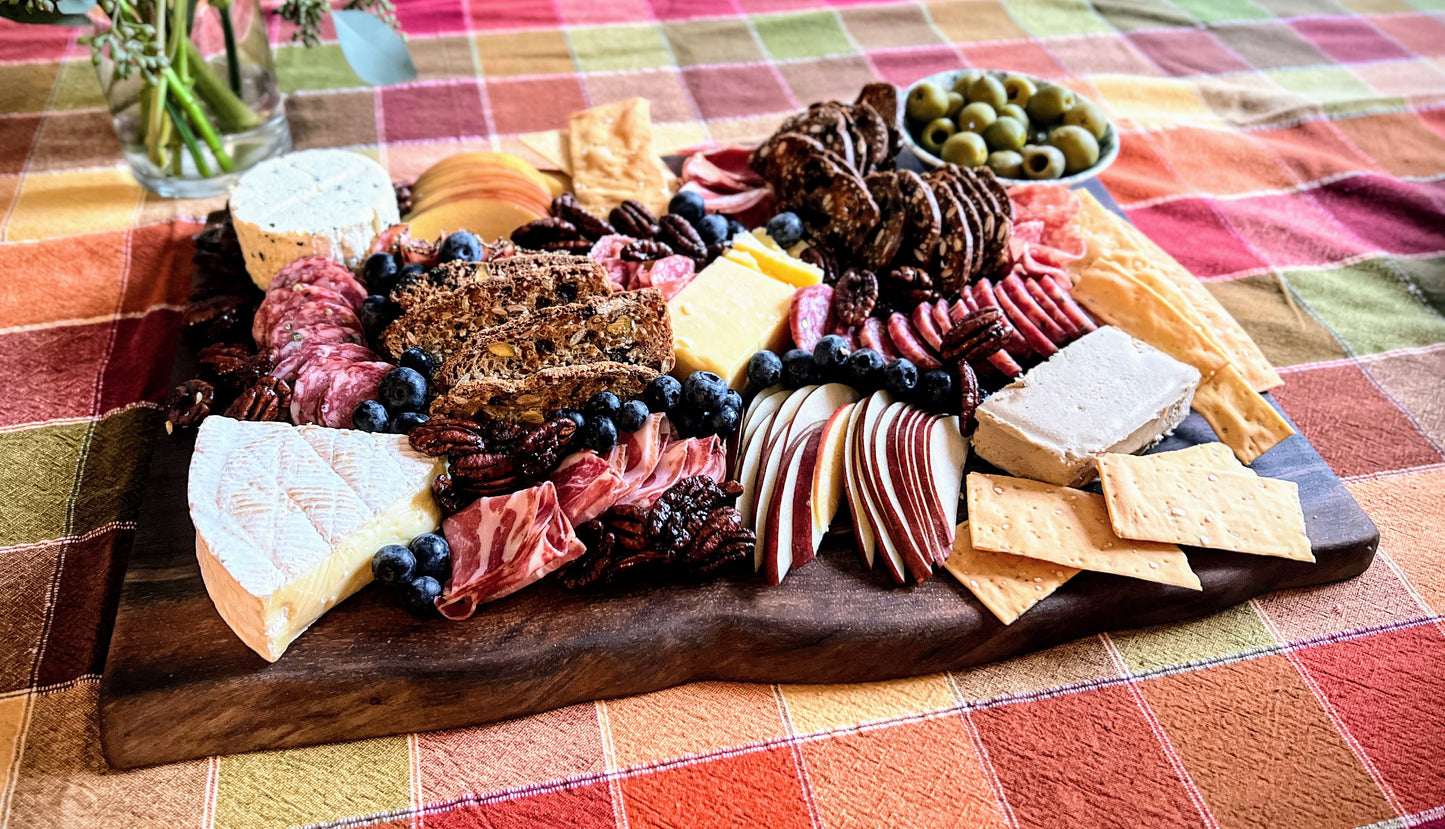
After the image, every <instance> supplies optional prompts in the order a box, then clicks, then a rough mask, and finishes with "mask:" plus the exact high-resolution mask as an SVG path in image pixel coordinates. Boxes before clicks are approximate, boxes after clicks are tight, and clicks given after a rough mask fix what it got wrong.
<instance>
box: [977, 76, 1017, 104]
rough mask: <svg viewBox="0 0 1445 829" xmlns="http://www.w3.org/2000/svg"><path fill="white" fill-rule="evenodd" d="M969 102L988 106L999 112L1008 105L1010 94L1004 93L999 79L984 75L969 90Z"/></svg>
mask: <svg viewBox="0 0 1445 829" xmlns="http://www.w3.org/2000/svg"><path fill="white" fill-rule="evenodd" d="M968 102H969V103H970V104H973V103H983V104H988V105H989V106H991V107H993V108H994V109H995V110H997V109H998V108H999V107H1001V106H1003V105H1004V104H1006V103H1008V94H1007V93H1005V92H1004V91H1003V84H1002V83H1000V82H999V79H998V78H995V77H994V76H993V75H984V76H982V77H980V78H979V79H978V80H976V81H974V82H973V85H972V86H970V87H969V88H968Z"/></svg>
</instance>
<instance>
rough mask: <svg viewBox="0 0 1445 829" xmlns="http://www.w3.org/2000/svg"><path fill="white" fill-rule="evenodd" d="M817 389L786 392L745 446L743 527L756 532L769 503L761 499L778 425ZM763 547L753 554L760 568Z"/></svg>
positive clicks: (740, 509) (741, 502)
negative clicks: (759, 520) (761, 510)
mask: <svg viewBox="0 0 1445 829" xmlns="http://www.w3.org/2000/svg"><path fill="white" fill-rule="evenodd" d="M816 388H817V386H803V387H802V388H800V389H797V390H796V391H791V392H788V393H787V394H786V395H784V396H783V398H782V402H781V403H780V404H779V406H778V410H777V411H776V412H773V414H772V415H771V416H769V417H766V418H763V419H762V420H761V421H760V422H759V423H758V427H757V429H756V430H754V432H753V436H752V439H751V440H749V441H748V442H747V446H746V447H744V449H743V460H742V463H741V464H739V468H738V483H740V484H742V485H743V494H742V495H740V496H738V513H739V514H741V515H742V519H743V526H744V527H753V530H754V532H756V531H757V526H756V525H757V523H758V521H757V515H758V511H759V505H765V504H766V503H767V502H766V501H763V500H761V498H762V487H763V479H764V477H765V475H766V473H767V471H768V469H769V468H770V467H769V466H768V465H767V461H768V460H769V453H770V452H771V450H772V439H773V438H774V437H776V433H777V432H778V431H779V429H778V428H777V427H778V425H779V424H781V428H783V429H786V428H787V424H788V423H790V422H791V421H792V418H793V413H794V412H796V411H797V410H798V407H799V406H801V405H803V399H804V397H806V396H807V394H809V393H810V392H811V391H812V390H813V389H816ZM780 418H781V419H780ZM761 550H762V547H761V546H758V547H757V548H756V551H757V552H756V554H755V556H754V563H755V565H756V566H757V567H762V564H763V559H762V553H761Z"/></svg>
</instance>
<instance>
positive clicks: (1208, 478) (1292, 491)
mask: <svg viewBox="0 0 1445 829" xmlns="http://www.w3.org/2000/svg"><path fill="white" fill-rule="evenodd" d="M1099 480H1100V482H1101V483H1102V484H1103V487H1104V503H1105V504H1106V505H1107V506H1108V509H1109V523H1110V526H1112V527H1113V528H1114V532H1115V533H1116V534H1117V535H1119V536H1121V537H1123V538H1129V539H1134V540H1136V541H1156V542H1161V543H1169V544H1189V545H1193V546H1197V547H1208V548H1211V549H1215V550H1229V551H1231V552H1235V553H1251V554H1253V555H1260V556H1276V557H1279V558H1288V559H1293V560H1294V561H1309V562H1313V561H1314V560H1315V556H1314V553H1313V552H1312V551H1311V550H1310V540H1309V537H1308V536H1307V535H1305V517H1304V512H1303V510H1302V509H1301V508H1300V501H1299V487H1298V486H1297V485H1296V484H1295V483H1294V482H1293V481H1282V480H1279V479H1277V478H1261V477H1259V476H1257V475H1244V474H1240V473H1238V472H1224V471H1210V470H1207V469H1187V468H1185V467H1182V466H1180V465H1178V464H1173V463H1169V462H1167V461H1166V462H1163V463H1161V462H1159V461H1158V460H1157V456H1155V457H1150V456H1146V457H1136V456H1134V455H1114V454H1110V455H1104V456H1103V457H1101V458H1099Z"/></svg>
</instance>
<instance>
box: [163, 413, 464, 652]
mask: <svg viewBox="0 0 1445 829" xmlns="http://www.w3.org/2000/svg"><path fill="white" fill-rule="evenodd" d="M442 471H444V463H443V461H442V460H441V459H432V458H428V457H426V456H424V455H422V454H420V453H418V452H415V451H413V450H412V449H411V447H410V446H409V445H408V444H407V439H406V437H405V436H403V435H390V434H371V433H368V432H359V431H353V430H349V429H327V428H324V427H320V426H300V427H293V426H291V425H289V424H285V423H252V422H245V421H238V420H232V419H230V418H226V417H219V416H213V417H209V418H206V420H205V422H203V423H202V424H201V428H200V430H199V431H198V433H197V435H196V450H195V454H194V455H193V456H192V457H191V469H190V481H189V486H188V500H189V503H190V510H191V521H192V522H193V523H194V524H195V526H196V556H197V558H198V559H199V560H200V564H201V576H202V578H203V579H204V581H205V583H206V591H207V592H208V593H209V594H210V596H211V600H212V601H213V602H215V605H216V610H217V611H219V612H220V614H221V618H223V619H225V620H226V624H228V625H230V626H231V629H232V630H233V631H235V632H236V635H237V636H238V637H240V639H241V641H242V642H245V643H246V645H247V646H249V647H250V648H251V649H252V650H254V651H256V653H259V654H260V655H261V656H262V658H264V659H266V660H268V661H271V662H275V661H276V660H277V659H279V658H280V656H281V654H283V653H285V651H286V648H287V647H288V646H289V645H290V644H291V642H292V641H294V640H295V639H296V637H297V636H300V635H301V633H302V632H303V631H305V630H306V629H307V628H308V627H310V626H311V624H312V623H313V622H315V621H316V620H317V619H318V618H320V617H321V614H323V613H325V612H326V611H327V610H330V609H331V608H332V607H335V606H336V605H337V604H338V603H340V602H341V601H342V600H343V599H345V598H346V597H347V596H350V595H351V594H352V593H355V592H356V591H357V590H360V589H361V588H362V587H364V586H365V585H366V584H367V583H368V582H370V581H371V557H372V555H373V554H374V553H375V552H376V551H377V550H378V549H380V548H381V547H383V546H385V545H387V544H406V543H408V542H410V541H411V539H412V538H413V537H414V536H417V535H420V534H422V533H425V532H430V531H432V530H434V529H436V527H437V526H438V524H439V523H440V521H441V514H440V511H439V510H438V509H437V506H436V503H435V502H434V501H433V499H432V496H431V482H432V479H433V478H434V477H435V476H436V475H438V474H440V473H441V472H442Z"/></svg>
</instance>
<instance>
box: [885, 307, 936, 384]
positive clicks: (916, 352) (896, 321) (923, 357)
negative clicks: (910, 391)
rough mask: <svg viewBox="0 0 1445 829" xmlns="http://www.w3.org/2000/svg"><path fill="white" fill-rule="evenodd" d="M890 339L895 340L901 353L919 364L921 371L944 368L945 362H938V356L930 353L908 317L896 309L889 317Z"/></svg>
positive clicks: (895, 345)
mask: <svg viewBox="0 0 1445 829" xmlns="http://www.w3.org/2000/svg"><path fill="white" fill-rule="evenodd" d="M888 339H890V340H892V341H893V345H894V347H895V348H897V349H898V353H899V354H902V355H903V356H904V357H907V358H908V359H909V360H912V361H913V364H914V365H916V366H918V370H919V371H928V370H929V369H935V368H943V364H942V363H940V362H938V358H937V357H934V356H933V355H932V354H930V353H929V351H928V346H926V345H924V344H923V343H922V342H921V341H920V340H919V339H918V333H917V332H916V331H914V330H913V326H911V325H909V324H908V317H905V316H903V315H902V314H900V313H898V312H896V311H895V312H894V313H893V315H892V316H890V317H889V318H888Z"/></svg>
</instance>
